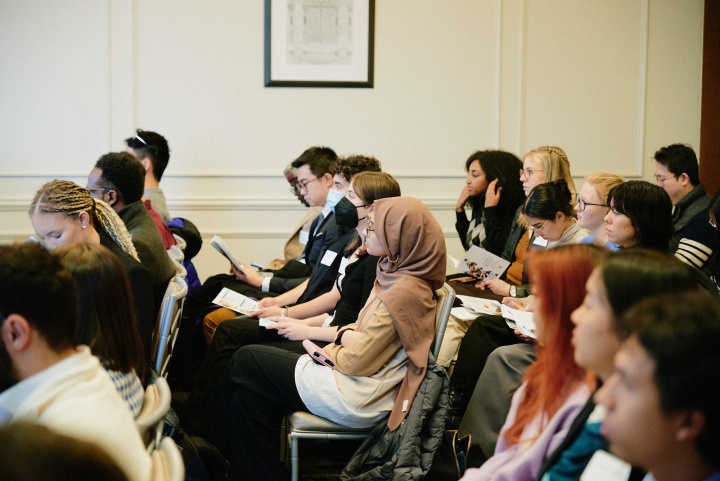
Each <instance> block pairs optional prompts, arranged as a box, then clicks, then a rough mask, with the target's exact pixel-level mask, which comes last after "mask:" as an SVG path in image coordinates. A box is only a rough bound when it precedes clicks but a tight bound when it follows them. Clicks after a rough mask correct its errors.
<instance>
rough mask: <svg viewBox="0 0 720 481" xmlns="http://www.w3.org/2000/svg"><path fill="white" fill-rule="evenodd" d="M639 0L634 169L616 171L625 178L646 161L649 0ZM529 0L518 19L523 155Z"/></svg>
mask: <svg viewBox="0 0 720 481" xmlns="http://www.w3.org/2000/svg"><path fill="white" fill-rule="evenodd" d="M639 1H640V62H639V65H638V67H639V72H638V108H637V115H638V117H637V129H636V142H635V170H634V171H628V172H616V173H617V175H620V176H622V177H625V178H626V179H636V178H642V177H643V172H644V170H645V169H644V164H645V162H644V160H645V120H646V119H645V116H646V97H647V62H648V35H649V23H650V16H649V8H648V2H649V0H639ZM529 3H530V0H522V9H521V17H522V18H521V19H520V23H521V24H522V29H521V31H520V35H521V39H520V45H521V49H522V52H521V53H520V56H519V57H520V76H521V88H520V105H521V108H520V125H519V126H518V134H519V139H520V147H521V148H520V150H521V152H522V154H520V155H524V153H525V152H527V145H526V144H527V142H526V139H525V134H526V131H527V126H526V121H527V116H526V110H525V106H526V102H525V100H526V98H527V50H528V48H527V42H528V22H529V20H528V6H529ZM591 172H593V171H589V172H587V173H585V172H582V173H580V174H579V175H578V174H576V175H574V176H573V177H577V176H580V177H585V176H586V175H587V174H589V173H591Z"/></svg>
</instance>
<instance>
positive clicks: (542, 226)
mask: <svg viewBox="0 0 720 481" xmlns="http://www.w3.org/2000/svg"><path fill="white" fill-rule="evenodd" d="M548 222H550V219H548V220H546V221H545V223H544V224H543V225H541V226H540V227H538V226H536V225H531V226H528V229H530V230H531V231H533V232H540V231H541V230H543V229H544V228H545V226H546V225H547V223H548Z"/></svg>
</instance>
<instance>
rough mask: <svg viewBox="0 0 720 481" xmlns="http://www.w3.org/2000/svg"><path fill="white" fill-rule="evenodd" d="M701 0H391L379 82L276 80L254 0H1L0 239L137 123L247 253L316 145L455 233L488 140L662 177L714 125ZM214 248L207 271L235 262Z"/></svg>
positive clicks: (277, 229)
mask: <svg viewBox="0 0 720 481" xmlns="http://www.w3.org/2000/svg"><path fill="white" fill-rule="evenodd" d="M702 16H703V2H702V1H701V0H684V1H683V2H676V1H673V0H633V1H631V0H601V1H590V0H532V1H530V0H492V1H491V0H464V1H463V0H446V1H443V2H437V1H433V0H392V1H389V0H378V2H377V6H376V36H375V88H373V89H307V88H265V87H263V55H264V54H263V25H264V18H263V2H262V1H260V0H254V1H249V0H242V1H237V0H235V1H232V0H225V1H221V0H207V1H203V2H198V1H188V0H184V1H183V0H109V1H106V2H102V1H99V0H72V1H71V0H62V1H50V0H45V1H41V0H35V1H33V2H26V1H22V0H0V45H2V46H3V48H1V49H0V136H1V137H2V141H0V159H1V160H0V162H2V168H1V169H0V225H2V227H1V228H0V241H10V240H13V239H24V238H26V237H27V236H28V235H29V234H30V233H31V231H32V228H31V226H30V223H29V221H28V219H27V213H26V211H27V206H28V205H29V202H30V199H31V198H32V195H33V194H34V192H35V190H36V189H37V188H38V187H39V186H40V185H41V184H42V183H43V182H45V181H46V180H50V179H52V178H58V177H59V178H69V179H71V180H74V181H76V182H78V183H80V184H83V185H84V183H85V176H86V175H87V172H88V171H89V170H90V169H91V167H92V165H93V163H94V161H95V160H96V159H97V158H98V157H99V156H100V155H102V154H103V153H105V152H107V151H109V150H120V149H122V148H123V147H124V144H123V139H124V138H125V137H128V136H130V135H131V133H132V132H133V131H134V129H135V128H137V127H139V128H143V129H147V130H156V131H158V132H161V133H162V134H164V135H165V136H166V137H167V138H168V139H169V142H170V147H171V150H172V154H171V164H170V166H169V168H168V170H167V172H166V174H165V176H164V177H163V182H162V186H163V188H164V190H165V193H166V196H167V198H168V207H169V209H170V211H171V213H172V214H174V215H178V216H183V217H187V218H189V219H191V220H193V221H194V222H195V223H196V224H197V225H198V227H199V228H200V230H201V231H202V232H203V234H204V235H207V236H212V234H216V233H218V234H221V235H223V236H224V237H226V238H228V240H229V241H230V243H231V245H232V246H233V247H234V248H235V249H236V250H237V251H238V252H239V253H241V257H243V258H244V259H246V261H247V262H249V261H250V260H257V261H267V260H270V259H272V258H274V257H278V256H280V255H281V253H282V244H283V243H284V240H285V238H286V237H287V235H288V232H289V229H290V227H291V226H292V225H294V224H295V222H296V220H297V219H298V218H299V217H301V215H302V208H301V206H300V205H299V203H298V202H297V200H295V199H294V198H293V197H292V196H291V195H290V193H289V192H288V190H287V184H286V183H285V181H284V179H283V178H282V177H281V176H280V175H279V174H280V171H281V170H282V168H283V167H284V166H285V165H286V164H287V163H288V162H289V161H291V160H292V159H293V158H295V157H296V156H297V155H299V154H300V153H301V152H302V151H303V150H304V149H305V148H306V147H308V146H310V145H315V144H324V145H329V146H331V147H333V148H334V149H335V150H336V151H337V152H338V153H339V154H351V153H363V154H370V155H374V156H376V157H377V158H378V159H380V160H381V161H382V163H383V166H384V168H385V170H387V171H388V172H390V173H392V174H393V175H395V176H396V177H397V178H398V180H399V182H400V184H401V187H402V189H403V192H404V193H405V194H408V195H414V196H417V197H419V198H420V199H421V200H423V201H425V202H426V203H427V204H428V206H429V207H430V208H431V209H432V210H433V212H434V213H435V215H436V216H437V218H438V220H439V221H440V223H441V224H442V226H443V229H444V230H445V232H446V236H447V240H448V250H449V252H450V253H452V254H454V255H459V254H460V253H461V248H460V242H459V240H458V239H457V235H456V234H455V231H454V213H453V210H454V205H455V201H456V198H457V194H458V193H459V191H460V189H461V188H462V185H463V180H464V177H465V175H464V172H463V164H464V160H465V159H466V158H467V156H468V155H469V154H470V153H472V152H473V151H474V150H477V149H485V148H503V149H506V150H509V151H511V152H514V153H516V154H518V155H520V156H521V155H522V154H523V153H524V152H526V151H527V150H529V149H531V148H533V147H536V146H539V145H543V144H554V145H560V146H562V147H563V148H564V149H565V150H566V151H567V153H568V156H569V158H570V161H571V164H572V166H573V173H574V175H576V177H577V178H578V180H580V178H581V177H582V176H583V175H585V174H587V173H589V172H592V171H611V172H616V173H620V174H622V175H625V176H626V177H629V178H645V179H650V178H651V175H652V170H653V161H652V154H653V152H654V151H655V150H656V149H657V148H659V147H660V146H662V145H665V144H669V143H672V142H678V141H681V142H687V143H690V144H691V145H692V146H693V147H695V148H696V149H697V147H698V146H699V138H700V91H701V60H702V20H703V18H702ZM208 249H209V247H206V248H203V251H202V252H201V254H200V256H199V258H198V261H197V265H198V268H199V270H200V274H201V277H206V276H208V275H211V274H213V273H215V272H218V271H219V270H225V269H226V265H225V262H223V261H222V260H221V259H220V258H219V255H217V254H216V253H214V252H212V251H210V250H208Z"/></svg>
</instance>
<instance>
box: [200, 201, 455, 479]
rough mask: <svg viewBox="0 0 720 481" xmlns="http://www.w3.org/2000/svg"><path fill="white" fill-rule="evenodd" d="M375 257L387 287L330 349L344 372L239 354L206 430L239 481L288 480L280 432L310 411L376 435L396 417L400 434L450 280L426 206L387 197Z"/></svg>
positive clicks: (378, 212) (214, 400) (278, 353)
mask: <svg viewBox="0 0 720 481" xmlns="http://www.w3.org/2000/svg"><path fill="white" fill-rule="evenodd" d="M366 245H367V250H368V253H369V254H371V255H376V256H379V257H380V261H379V262H378V269H377V280H376V283H375V287H374V289H373V292H372V293H371V295H370V297H369V298H368V301H367V303H366V304H365V307H364V308H363V310H362V311H361V312H360V316H359V318H358V320H357V322H356V323H354V324H350V325H348V326H346V327H344V328H343V329H341V330H340V331H338V334H337V336H336V338H335V342H334V343H332V344H330V345H328V346H326V347H325V349H324V350H325V353H326V354H327V357H328V358H329V359H330V360H331V361H332V362H333V363H334V365H335V369H331V368H329V367H327V366H324V365H320V364H315V363H314V362H313V360H312V359H311V358H310V356H308V355H300V354H297V353H292V352H288V351H284V350H280V349H276V348H272V347H268V346H246V347H243V348H242V349H240V350H238V351H237V352H236V353H235V355H234V356H233V358H232V360H231V362H230V364H229V366H228V368H227V370H226V371H225V373H224V374H223V377H222V379H221V380H220V382H219V384H218V386H217V388H216V389H215V391H214V393H213V395H212V397H211V399H210V402H209V404H208V409H207V410H206V411H205V422H204V423H203V426H204V427H205V429H206V435H207V436H208V439H209V440H210V441H212V442H213V443H214V444H215V445H216V446H217V447H218V448H219V449H220V451H221V452H222V453H223V454H224V455H225V456H226V457H227V458H228V459H229V460H230V462H231V478H232V479H283V478H285V477H286V476H287V473H286V471H285V465H284V463H282V462H281V460H280V458H279V448H280V425H281V422H282V418H283V416H285V414H287V413H288V412H291V411H297V410H301V411H309V412H312V413H313V414H317V415H319V416H323V417H325V418H327V419H329V420H331V421H334V422H336V423H339V424H342V425H345V426H350V427H369V426H373V425H375V424H376V423H378V422H379V421H380V420H382V419H383V418H384V417H385V416H386V415H387V413H388V412H390V417H389V421H388V426H389V428H390V429H391V430H395V429H397V427H398V426H399V425H400V423H401V422H402V420H403V419H404V417H405V416H406V414H407V412H408V411H409V406H410V404H411V403H412V401H413V399H414V397H415V393H416V392H417V389H418V387H419V385H420V383H421V382H422V380H423V378H424V376H425V370H426V366H427V359H428V353H429V349H430V344H431V343H432V339H433V336H434V330H435V329H434V326H435V310H436V301H435V298H434V296H435V291H436V290H437V289H439V288H440V287H441V286H442V284H443V281H444V279H445V262H446V260H445V240H444V236H443V233H442V230H441V229H440V226H439V224H438V223H437V221H436V220H435V219H434V217H433V216H432V214H431V213H430V211H429V210H428V209H427V207H425V205H424V204H423V203H422V202H420V201H419V200H417V199H414V198H411V197H396V198H390V199H381V200H378V201H376V202H375V204H374V212H371V213H370V214H369V216H368V225H367V239H366Z"/></svg>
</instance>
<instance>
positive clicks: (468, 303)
mask: <svg viewBox="0 0 720 481" xmlns="http://www.w3.org/2000/svg"><path fill="white" fill-rule="evenodd" d="M457 298H458V299H459V300H460V301H462V303H463V307H465V308H466V309H469V310H471V311H473V312H475V313H476V314H477V315H476V316H475V317H477V316H479V315H480V314H493V315H498V314H500V303H499V302H498V301H493V300H490V299H483V298H481V297H471V296H463V295H458V296H457Z"/></svg>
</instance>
